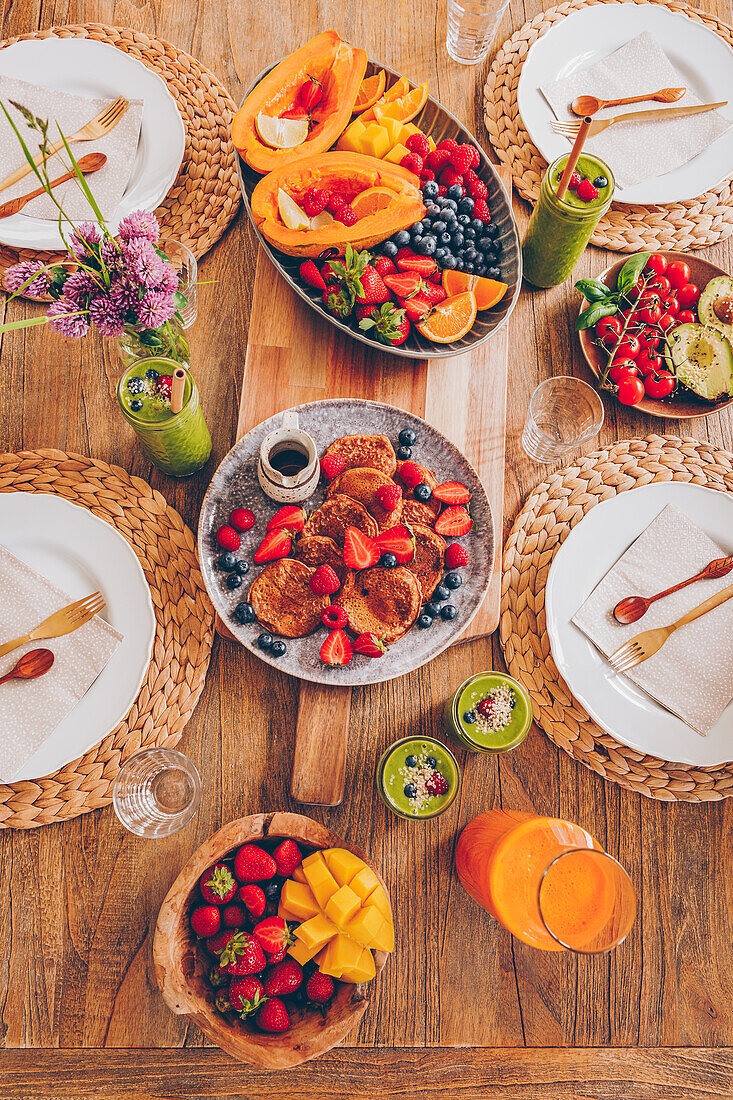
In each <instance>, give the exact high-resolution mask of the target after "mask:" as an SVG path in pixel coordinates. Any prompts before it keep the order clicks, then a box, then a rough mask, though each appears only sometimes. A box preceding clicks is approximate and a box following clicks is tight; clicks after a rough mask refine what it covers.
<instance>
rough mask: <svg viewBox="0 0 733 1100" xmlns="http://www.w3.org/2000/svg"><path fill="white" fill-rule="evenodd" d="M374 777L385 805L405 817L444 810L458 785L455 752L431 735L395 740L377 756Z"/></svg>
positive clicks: (415, 817)
mask: <svg viewBox="0 0 733 1100" xmlns="http://www.w3.org/2000/svg"><path fill="white" fill-rule="evenodd" d="M375 779H376V784H377V790H378V791H379V794H380V797H381V799H382V801H383V802H384V803H385V805H386V806H387V807H388V808H389V809H390V810H391V811H392V813H394V814H397V816H398V817H403V818H405V819H406V820H408V821H415V820H420V821H427V820H428V819H430V818H432V817H438V816H439V815H440V814H442V813H444V812H445V811H446V810H447V809H448V807H449V806H450V805H451V803H452V802H453V800H454V798H455V797H456V795H457V794H458V790H459V788H460V785H461V773H460V769H459V767H458V761H457V760H456V758H455V756H454V755H453V753H452V752H451V751H450V749H449V748H448V746H447V745H444V744H443V743H442V741H436V740H434V738H432V737H403V738H402V740H400V741H395V742H394V744H393V745H390V746H389V747H388V748H386V749H385V750H384V752H383V753H382V755H381V757H380V758H379V761H378V763H377V770H376V776H375Z"/></svg>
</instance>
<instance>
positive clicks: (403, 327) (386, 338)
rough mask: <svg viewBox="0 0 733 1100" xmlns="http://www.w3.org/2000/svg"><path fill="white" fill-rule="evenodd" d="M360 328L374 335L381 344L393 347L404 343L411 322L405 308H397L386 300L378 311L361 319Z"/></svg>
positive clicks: (408, 333)
mask: <svg viewBox="0 0 733 1100" xmlns="http://www.w3.org/2000/svg"><path fill="white" fill-rule="evenodd" d="M359 328H360V329H361V330H362V332H368V333H369V335H370V336H374V337H375V339H377V340H378V341H379V343H380V344H389V345H390V346H392V347H396V346H397V345H398V344H404V342H405V340H406V339H407V337H408V336H409V335H410V322H409V320H408V318H407V317H406V316H405V311H404V309H395V307H394V305H393V304H392V303H391V302H385V303H384V304H383V305H382V306H380V308H379V312H378V313H375V314H374V315H373V316H371V317H365V318H364V320H363V321H360V322H359Z"/></svg>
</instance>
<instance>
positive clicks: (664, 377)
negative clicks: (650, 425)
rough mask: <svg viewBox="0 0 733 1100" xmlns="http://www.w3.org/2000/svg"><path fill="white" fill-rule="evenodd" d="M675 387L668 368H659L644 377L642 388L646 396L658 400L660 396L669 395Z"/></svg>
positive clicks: (672, 376)
mask: <svg viewBox="0 0 733 1100" xmlns="http://www.w3.org/2000/svg"><path fill="white" fill-rule="evenodd" d="M674 387H675V380H674V375H673V374H670V372H669V371H668V370H660V371H657V372H656V373H655V374H650V375H648V376H647V377H646V378H645V379H644V390H645V391H646V394H647V397H653V398H654V400H655V401H659V400H660V399H661V398H662V397H669V395H670V394H671V393H672V391H673V390H674Z"/></svg>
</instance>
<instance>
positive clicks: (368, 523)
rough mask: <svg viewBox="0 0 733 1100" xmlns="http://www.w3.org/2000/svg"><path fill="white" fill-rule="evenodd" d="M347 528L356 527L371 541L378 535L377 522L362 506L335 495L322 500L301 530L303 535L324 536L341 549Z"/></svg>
mask: <svg viewBox="0 0 733 1100" xmlns="http://www.w3.org/2000/svg"><path fill="white" fill-rule="evenodd" d="M347 527H358V528H359V530H360V531H363V532H364V534H365V535H368V536H369V538H372V539H373V538H376V536H377V535H378V534H379V528H378V527H377V521H376V520H375V519H372V517H371V516H370V515H369V513H368V512H367V510H366V508H365V507H364V505H363V504H359V501H358V500H352V499H351V497H346V496H341V495H339V494H338V493H337V494H336V495H334V496H332V497H329V498H328V500H324V502H323V504H322V505H321V507H320V508H316V510H315V512H311V514H310V516H309V517H308V520H307V522H306V525H305V527H304V528H303V534H304V535H325V537H326V538H329V539H333V541H334V542H335V543H336V545H337V546H339V547H341V546H343V545H344V537H345V535H346V528H347Z"/></svg>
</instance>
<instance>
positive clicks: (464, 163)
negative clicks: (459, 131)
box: [450, 145, 473, 175]
mask: <svg viewBox="0 0 733 1100" xmlns="http://www.w3.org/2000/svg"><path fill="white" fill-rule="evenodd" d="M471 148H472V147H471V146H470V145H459V146H458V148H457V149H454V150H453V152H452V153H451V155H450V162H451V164H452V165H453V167H454V168H455V170H456V172H459V173H460V174H461V175H463V173H464V172H467V171H468V170H469V168H470V167H471V165H472V164H473V153H472V152H471Z"/></svg>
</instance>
